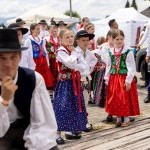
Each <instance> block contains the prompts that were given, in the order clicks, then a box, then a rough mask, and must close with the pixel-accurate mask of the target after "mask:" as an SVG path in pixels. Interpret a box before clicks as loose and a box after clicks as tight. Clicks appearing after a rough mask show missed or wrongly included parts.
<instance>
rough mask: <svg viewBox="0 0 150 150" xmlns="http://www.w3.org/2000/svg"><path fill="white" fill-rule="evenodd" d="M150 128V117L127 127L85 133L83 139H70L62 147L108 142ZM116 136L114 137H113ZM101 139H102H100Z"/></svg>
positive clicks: (85, 146)
mask: <svg viewBox="0 0 150 150" xmlns="http://www.w3.org/2000/svg"><path fill="white" fill-rule="evenodd" d="M149 128H150V118H148V119H143V120H139V121H137V122H136V123H135V124H134V125H133V126H129V127H127V128H113V129H108V130H105V131H94V132H90V133H88V134H85V135H84V136H83V138H82V139H81V140H78V141H69V142H67V143H66V144H65V145H63V146H62V147H61V149H67V148H68V147H71V148H72V149H76V148H77V149H82V148H88V147H92V146H95V145H99V144H102V143H107V142H109V141H111V140H114V139H115V140H116V139H119V138H121V137H126V136H128V135H130V134H131V135H132V134H135V133H137V134H138V132H142V131H143V130H147V129H149ZM112 137H114V138H112ZM99 139H100V140H99Z"/></svg>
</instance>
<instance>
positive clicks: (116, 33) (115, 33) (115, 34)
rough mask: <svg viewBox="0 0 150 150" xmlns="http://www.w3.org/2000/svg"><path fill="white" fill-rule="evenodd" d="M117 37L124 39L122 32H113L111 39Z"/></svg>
mask: <svg viewBox="0 0 150 150" xmlns="http://www.w3.org/2000/svg"><path fill="white" fill-rule="evenodd" d="M118 35H121V36H122V37H125V36H124V33H123V31H122V30H113V34H112V38H113V39H115V38H116V37H117V36H118Z"/></svg>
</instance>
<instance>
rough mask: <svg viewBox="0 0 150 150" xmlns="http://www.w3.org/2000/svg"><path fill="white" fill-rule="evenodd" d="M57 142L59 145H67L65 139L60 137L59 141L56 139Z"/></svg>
mask: <svg viewBox="0 0 150 150" xmlns="http://www.w3.org/2000/svg"><path fill="white" fill-rule="evenodd" d="M56 142H57V144H58V145H62V144H65V141H64V139H63V138H61V137H59V138H58V139H56Z"/></svg>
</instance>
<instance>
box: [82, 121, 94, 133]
mask: <svg viewBox="0 0 150 150" xmlns="http://www.w3.org/2000/svg"><path fill="white" fill-rule="evenodd" d="M92 130H93V125H92V124H89V123H87V125H86V129H85V130H84V132H90V131H92Z"/></svg>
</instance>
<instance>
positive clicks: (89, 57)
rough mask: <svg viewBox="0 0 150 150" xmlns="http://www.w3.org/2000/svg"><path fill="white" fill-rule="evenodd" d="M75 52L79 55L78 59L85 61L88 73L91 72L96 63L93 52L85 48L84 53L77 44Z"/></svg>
mask: <svg viewBox="0 0 150 150" xmlns="http://www.w3.org/2000/svg"><path fill="white" fill-rule="evenodd" d="M75 50H76V52H78V53H79V55H80V57H79V60H80V59H81V60H85V62H86V63H87V65H88V66H89V71H90V72H89V75H90V74H91V73H92V72H93V70H94V67H95V65H96V63H97V58H96V56H95V54H94V53H93V52H92V51H90V50H89V49H86V51H85V53H84V52H83V50H82V49H81V48H80V47H79V46H77V47H76V49H75Z"/></svg>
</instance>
